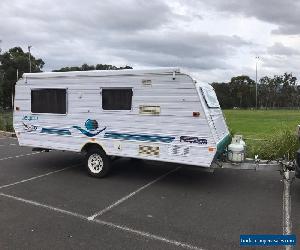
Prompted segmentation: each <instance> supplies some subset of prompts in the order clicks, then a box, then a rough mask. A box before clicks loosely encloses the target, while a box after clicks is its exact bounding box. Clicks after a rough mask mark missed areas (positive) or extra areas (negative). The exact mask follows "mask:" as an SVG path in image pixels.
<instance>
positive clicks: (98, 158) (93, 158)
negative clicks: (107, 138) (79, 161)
mask: <svg viewBox="0 0 300 250" xmlns="http://www.w3.org/2000/svg"><path fill="white" fill-rule="evenodd" d="M85 161H86V168H87V170H88V173H89V174H90V175H91V176H93V177H97V178H102V177H104V176H106V175H107V174H108V173H109V170H110V168H111V167H110V165H111V164H110V160H109V157H108V156H107V155H106V153H105V152H104V151H103V150H102V149H100V148H91V149H89V150H88V152H87V154H86V160H85Z"/></svg>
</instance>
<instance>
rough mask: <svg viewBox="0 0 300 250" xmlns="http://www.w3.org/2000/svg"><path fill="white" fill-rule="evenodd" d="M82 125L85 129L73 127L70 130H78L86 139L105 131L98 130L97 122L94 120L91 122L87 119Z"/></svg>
mask: <svg viewBox="0 0 300 250" xmlns="http://www.w3.org/2000/svg"><path fill="white" fill-rule="evenodd" d="M84 125H85V127H86V129H83V128H81V127H79V126H73V127H72V128H76V129H78V130H79V131H80V132H81V133H82V134H84V135H86V136H88V137H93V136H96V135H98V134H100V133H101V132H102V131H104V130H105V129H106V127H104V128H103V129H100V130H98V128H99V125H98V122H97V121H96V120H91V119H88V120H87V121H86V122H85V124H84Z"/></svg>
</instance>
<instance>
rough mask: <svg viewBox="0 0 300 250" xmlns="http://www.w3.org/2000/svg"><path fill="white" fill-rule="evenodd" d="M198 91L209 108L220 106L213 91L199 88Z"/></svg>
mask: <svg viewBox="0 0 300 250" xmlns="http://www.w3.org/2000/svg"><path fill="white" fill-rule="evenodd" d="M200 90H201V92H202V95H203V97H204V99H205V102H206V104H207V106H208V107H209V108H220V104H219V102H218V98H217V95H216V93H215V91H214V90H212V89H207V88H200Z"/></svg>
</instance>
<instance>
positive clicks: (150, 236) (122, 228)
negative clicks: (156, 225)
mask: <svg viewBox="0 0 300 250" xmlns="http://www.w3.org/2000/svg"><path fill="white" fill-rule="evenodd" d="M0 196H2V197H6V198H10V199H13V200H17V201H20V202H23V203H26V204H30V205H33V206H36V207H41V208H45V209H48V210H51V211H54V212H58V213H62V214H66V215H70V216H73V217H76V218H79V219H82V220H85V221H87V222H90V223H96V224H100V225H103V226H107V227H110V228H113V229H117V230H120V231H125V232H128V233H132V234H135V235H138V236H142V237H144V238H148V239H151V240H157V241H162V242H165V243H168V244H170V245H175V246H177V247H182V248H185V249H192V250H204V249H203V248H199V247H196V246H193V245H190V244H188V243H184V242H180V241H176V240H170V239H167V238H165V237H162V236H158V235H155V234H151V233H148V232H143V231H139V230H136V229H133V228H130V227H126V226H122V225H118V224H114V223H111V222H106V221H102V220H98V219H96V220H93V221H90V220H88V217H86V216H84V215H82V214H78V213H75V212H71V211H67V210H64V209H60V208H56V207H53V206H50V205H45V204H42V203H39V202H36V201H32V200H27V199H23V198H20V197H17V196H13V195H9V194H4V193H0Z"/></svg>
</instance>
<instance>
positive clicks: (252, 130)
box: [224, 110, 300, 159]
mask: <svg viewBox="0 0 300 250" xmlns="http://www.w3.org/2000/svg"><path fill="white" fill-rule="evenodd" d="M224 114H225V117H226V121H227V124H228V126H229V129H230V131H231V133H232V134H242V135H243V136H244V138H245V141H246V145H247V156H248V157H254V155H259V157H260V159H280V158H288V159H293V158H294V157H295V152H296V151H297V150H298V148H299V147H300V144H299V140H298V138H297V137H296V128H297V125H298V124H300V110H224Z"/></svg>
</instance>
